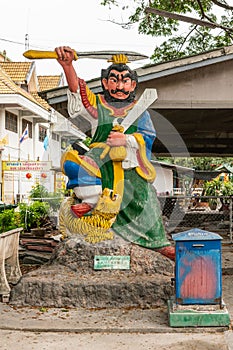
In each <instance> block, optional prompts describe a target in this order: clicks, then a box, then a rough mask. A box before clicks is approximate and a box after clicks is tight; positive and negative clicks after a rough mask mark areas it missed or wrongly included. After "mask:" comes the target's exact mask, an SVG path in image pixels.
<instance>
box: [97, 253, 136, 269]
mask: <svg viewBox="0 0 233 350" xmlns="http://www.w3.org/2000/svg"><path fill="white" fill-rule="evenodd" d="M129 269H130V256H129V255H95V258H94V270H129Z"/></svg>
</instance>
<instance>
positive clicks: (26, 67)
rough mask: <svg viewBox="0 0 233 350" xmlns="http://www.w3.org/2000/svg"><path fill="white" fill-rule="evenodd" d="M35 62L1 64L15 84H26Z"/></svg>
mask: <svg viewBox="0 0 233 350" xmlns="http://www.w3.org/2000/svg"><path fill="white" fill-rule="evenodd" d="M32 64H33V62H0V65H1V66H2V68H3V69H4V70H5V72H6V73H7V74H8V75H9V76H10V77H11V79H12V80H13V81H14V82H15V83H24V82H25V81H26V78H27V74H28V73H29V71H30V69H31V67H32Z"/></svg>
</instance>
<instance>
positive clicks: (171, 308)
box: [168, 298, 230, 327]
mask: <svg viewBox="0 0 233 350" xmlns="http://www.w3.org/2000/svg"><path fill="white" fill-rule="evenodd" d="M168 315H169V325H170V326H171V327H224V326H226V327H228V326H229V325H230V316H229V313H228V311H227V308H226V306H223V308H220V305H177V304H176V303H175V302H174V298H173V299H170V300H169V301H168Z"/></svg>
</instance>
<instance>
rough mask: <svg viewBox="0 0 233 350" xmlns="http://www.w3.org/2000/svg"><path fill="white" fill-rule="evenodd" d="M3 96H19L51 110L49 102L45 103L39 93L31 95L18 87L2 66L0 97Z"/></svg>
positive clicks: (0, 69)
mask: <svg viewBox="0 0 233 350" xmlns="http://www.w3.org/2000/svg"><path fill="white" fill-rule="evenodd" d="M2 94H18V95H21V96H23V97H25V98H27V99H29V100H30V101H32V102H34V103H36V104H37V105H40V107H43V108H45V109H47V110H48V109H49V108H50V106H49V105H48V104H47V102H46V101H44V100H43V99H42V98H41V97H40V96H39V95H38V94H37V93H33V94H31V93H29V92H27V91H25V90H24V89H22V88H20V87H19V86H18V85H16V84H15V83H14V82H13V80H12V79H11V78H10V76H9V75H8V74H7V73H6V72H5V71H4V70H3V69H2V67H1V64H0V95H2Z"/></svg>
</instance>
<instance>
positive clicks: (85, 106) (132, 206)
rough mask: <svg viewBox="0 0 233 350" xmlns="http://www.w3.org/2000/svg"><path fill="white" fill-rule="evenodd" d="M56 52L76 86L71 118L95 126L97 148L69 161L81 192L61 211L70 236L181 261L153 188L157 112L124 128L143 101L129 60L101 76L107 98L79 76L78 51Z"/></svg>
mask: <svg viewBox="0 0 233 350" xmlns="http://www.w3.org/2000/svg"><path fill="white" fill-rule="evenodd" d="M55 51H56V53H57V56H58V59H57V60H58V62H59V64H60V65H61V66H62V67H63V70H64V73H65V76H66V79H67V83H68V87H69V89H68V112H69V114H70V116H71V117H72V118H74V117H78V116H79V115H80V114H82V115H83V116H85V118H87V119H88V120H89V122H90V123H91V126H92V142H91V145H90V150H89V151H87V152H86V153H85V154H80V153H78V151H77V150H74V149H73V150H72V149H71V150H67V151H66V152H65V153H64V154H63V156H62V160H61V166H62V170H63V172H64V174H65V175H66V176H67V177H68V183H67V188H68V189H73V193H74V195H73V197H72V198H71V199H69V200H68V202H66V203H63V205H62V206H61V213H62V214H61V227H62V231H63V232H62V233H63V235H64V236H66V235H67V232H69V233H70V234H74V233H79V234H80V233H81V234H84V235H85V236H86V239H87V240H89V241H90V242H98V241H101V240H104V239H111V238H113V236H112V235H113V232H114V233H116V234H117V235H119V236H121V237H122V238H124V239H125V240H127V241H130V242H132V243H134V244H138V245H140V246H143V247H146V248H151V249H155V250H157V251H159V252H160V253H161V254H163V255H165V256H167V257H169V258H171V259H173V260H174V258H175V253H174V247H172V246H170V243H169V242H168V240H167V238H166V234H165V230H164V226H163V221H162V216H161V210H160V205H159V202H158V199H157V196H156V191H155V189H154V187H153V185H152V182H153V181H154V179H155V170H154V167H153V166H152V164H151V163H150V158H151V149H152V144H153V142H154V139H155V136H156V133H155V129H154V126H153V123H152V121H151V118H150V114H149V112H148V111H147V110H145V111H144V112H143V113H142V114H141V115H140V117H139V118H138V119H137V120H136V121H135V122H133V124H132V125H131V126H130V127H129V128H128V129H127V130H126V132H124V130H122V128H121V125H120V124H121V122H122V120H124V118H125V117H126V116H127V114H128V113H129V111H130V110H131V109H133V108H134V106H135V104H136V103H137V101H136V100H135V92H136V88H137V84H138V80H137V74H136V72H135V71H132V70H131V69H130V68H129V66H128V65H127V63H128V58H127V57H126V56H125V55H123V54H119V55H114V56H113V57H112V60H111V62H112V64H111V65H110V66H109V67H108V68H107V69H103V70H102V73H101V83H102V88H103V92H102V93H99V94H94V93H93V92H92V91H91V90H90V89H89V88H88V86H87V84H86V83H85V81H84V80H82V79H81V78H79V77H78V76H77V74H76V71H75V69H74V67H73V63H72V62H73V60H74V55H75V53H74V51H73V50H72V49H71V48H70V47H67V46H62V47H57V48H56V49H55ZM110 227H111V229H110ZM60 229H61V228H60ZM75 231H76V232H75Z"/></svg>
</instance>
